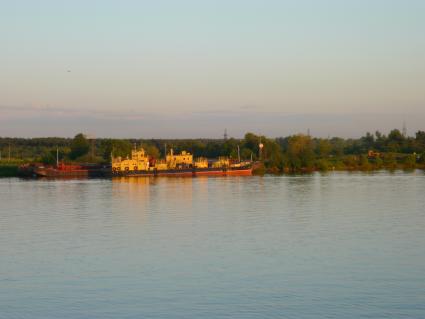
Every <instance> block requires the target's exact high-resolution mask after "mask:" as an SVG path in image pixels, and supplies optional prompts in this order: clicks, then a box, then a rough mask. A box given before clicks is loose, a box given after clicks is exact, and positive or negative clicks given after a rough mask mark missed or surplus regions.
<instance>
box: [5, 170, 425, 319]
mask: <svg viewBox="0 0 425 319" xmlns="http://www.w3.org/2000/svg"><path fill="white" fill-rule="evenodd" d="M424 190H425V174H424V172H422V171H415V172H412V173H403V172H397V173H389V172H381V173H374V174H364V173H330V174H324V175H321V174H314V175H308V176H266V177H242V178H238V177H232V178H220V177H217V178H193V179H192V178H171V179H167V178H157V179H148V178H145V179H143V178H141V179H122V180H113V181H111V180H71V181H43V180H32V181H25V180H19V179H0V318H7V319H10V318H43V319H46V318H424V317H425V232H424V231H425V193H424Z"/></svg>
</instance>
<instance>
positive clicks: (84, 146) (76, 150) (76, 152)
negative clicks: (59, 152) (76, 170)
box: [69, 133, 90, 160]
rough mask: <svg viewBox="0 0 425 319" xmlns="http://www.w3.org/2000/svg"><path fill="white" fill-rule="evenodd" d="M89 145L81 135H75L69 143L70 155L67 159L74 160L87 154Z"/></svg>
mask: <svg viewBox="0 0 425 319" xmlns="http://www.w3.org/2000/svg"><path fill="white" fill-rule="evenodd" d="M89 149H90V143H89V141H88V140H87V139H86V138H85V136H84V135H83V134H82V133H79V134H77V135H75V137H74V139H73V140H72V142H71V153H69V158H70V159H72V160H75V159H76V158H78V157H81V156H83V155H86V154H87V153H88V152H89Z"/></svg>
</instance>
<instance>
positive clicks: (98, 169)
mask: <svg viewBox="0 0 425 319" xmlns="http://www.w3.org/2000/svg"><path fill="white" fill-rule="evenodd" d="M110 170H111V168H110V167H108V166H105V165H97V164H65V163H58V164H57V165H55V166H51V165H44V164H33V165H23V166H21V167H19V174H20V176H22V177H47V178H65V177H70V178H72V177H79V178H84V177H106V176H108V175H110V173H109V172H110Z"/></svg>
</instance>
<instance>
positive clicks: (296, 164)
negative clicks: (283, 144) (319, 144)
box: [286, 134, 314, 171]
mask: <svg viewBox="0 0 425 319" xmlns="http://www.w3.org/2000/svg"><path fill="white" fill-rule="evenodd" d="M286 156H287V159H288V165H289V167H290V169H291V170H292V171H297V170H300V169H311V168H313V165H314V151H313V142H312V140H311V138H310V136H307V135H303V134H298V135H293V136H291V137H290V138H289V140H288V148H287V151H286Z"/></svg>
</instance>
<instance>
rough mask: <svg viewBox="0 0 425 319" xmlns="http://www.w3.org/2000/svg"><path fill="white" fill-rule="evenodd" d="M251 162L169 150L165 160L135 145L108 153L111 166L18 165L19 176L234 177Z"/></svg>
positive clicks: (247, 171)
mask: <svg viewBox="0 0 425 319" xmlns="http://www.w3.org/2000/svg"><path fill="white" fill-rule="evenodd" d="M252 164H253V163H252V161H240V160H237V161H236V160H231V159H229V158H227V157H219V158H218V159H217V160H208V159H206V158H202V157H201V158H197V159H194V158H193V155H192V154H190V153H189V152H186V151H182V152H181V153H180V154H174V152H173V150H172V149H171V150H170V152H169V153H168V154H167V155H166V156H165V159H155V158H152V157H151V156H149V155H148V154H146V152H145V150H144V149H143V148H140V149H137V148H134V149H133V150H132V152H131V156H130V157H126V158H121V157H113V156H111V165H98V164H65V163H63V162H59V161H58V162H57V164H56V165H54V166H53V165H44V164H31V165H23V166H21V167H20V168H19V172H20V175H21V176H26V177H46V178H85V177H115V176H121V177H122V176H181V177H184V176H187V177H194V176H233V175H252V168H253V165H252Z"/></svg>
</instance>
